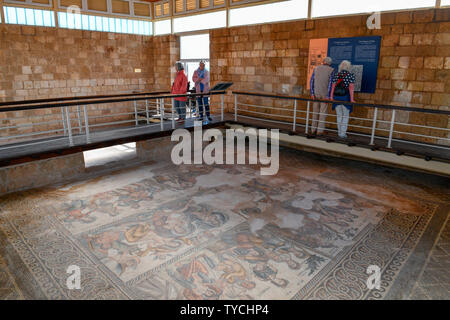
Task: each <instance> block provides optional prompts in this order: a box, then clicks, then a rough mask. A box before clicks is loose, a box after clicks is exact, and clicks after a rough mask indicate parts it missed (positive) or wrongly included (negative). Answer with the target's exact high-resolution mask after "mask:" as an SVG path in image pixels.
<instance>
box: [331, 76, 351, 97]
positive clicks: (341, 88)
mask: <svg viewBox="0 0 450 320" xmlns="http://www.w3.org/2000/svg"><path fill="white" fill-rule="evenodd" d="M346 75H347V72H344V73H343V75H342V74H341V75H339V78H338V81H337V83H336V87H335V88H334V95H335V96H338V97H345V96H346V95H348V94H349V91H348V88H346V87H345V84H344V79H343V78H344V77H345V76H346Z"/></svg>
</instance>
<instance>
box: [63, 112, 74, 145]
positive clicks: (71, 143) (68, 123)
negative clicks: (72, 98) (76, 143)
mask: <svg viewBox="0 0 450 320" xmlns="http://www.w3.org/2000/svg"><path fill="white" fill-rule="evenodd" d="M64 108H65V111H66V119H67V132H68V133H69V145H70V146H71V147H72V146H73V137H72V125H71V124H70V114H69V108H68V107H64Z"/></svg>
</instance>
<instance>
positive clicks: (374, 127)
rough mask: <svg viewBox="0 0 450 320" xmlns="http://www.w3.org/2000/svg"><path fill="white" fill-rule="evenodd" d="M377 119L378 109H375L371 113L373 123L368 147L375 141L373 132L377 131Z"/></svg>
mask: <svg viewBox="0 0 450 320" xmlns="http://www.w3.org/2000/svg"><path fill="white" fill-rule="evenodd" d="M377 117H378V108H376V107H375V110H374V112H373V122H372V134H371V136H370V143H369V144H370V145H373V144H374V141H375V130H376V129H377Z"/></svg>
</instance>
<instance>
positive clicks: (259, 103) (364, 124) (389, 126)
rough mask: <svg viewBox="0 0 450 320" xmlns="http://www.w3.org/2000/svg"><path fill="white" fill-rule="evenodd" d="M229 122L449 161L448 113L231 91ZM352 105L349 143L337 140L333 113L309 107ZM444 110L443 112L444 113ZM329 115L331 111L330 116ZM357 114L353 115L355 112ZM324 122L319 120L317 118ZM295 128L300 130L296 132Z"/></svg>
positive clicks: (449, 131)
mask: <svg viewBox="0 0 450 320" xmlns="http://www.w3.org/2000/svg"><path fill="white" fill-rule="evenodd" d="M232 93H233V95H234V120H235V121H236V122H240V121H239V120H242V119H248V120H250V121H252V120H257V121H258V122H259V121H262V122H265V123H268V124H269V123H270V124H271V126H277V127H279V128H280V129H285V130H288V131H290V132H291V133H295V134H299V133H300V134H304V135H306V136H308V137H309V138H312V137H313V136H312V135H311V126H312V124H313V122H315V121H317V122H316V123H317V124H319V123H323V124H324V132H325V135H324V138H326V139H327V140H328V142H330V141H337V142H345V143H347V144H349V145H355V144H360V145H367V146H370V147H371V148H372V150H376V149H380V148H383V149H387V150H394V149H395V151H396V152H397V154H403V153H404V152H405V151H406V152H409V153H416V154H419V155H425V156H426V158H427V159H429V158H431V157H433V158H441V159H447V160H450V148H449V146H450V128H449V123H450V122H449V115H450V111H447V110H434V109H421V108H413V107H401V106H392V105H380V104H365V103H351V102H345V103H343V102H342V101H331V100H318V99H311V98H304V97H299V96H285V95H274V94H265V93H256V92H245V91H233V92H232ZM321 102H322V103H327V104H328V109H330V108H329V107H330V106H331V105H332V104H333V103H335V104H337V105H339V104H345V105H352V106H353V109H354V112H353V113H351V114H350V116H349V122H348V128H349V129H348V131H347V134H348V135H349V138H348V139H345V140H344V139H342V138H339V137H336V135H335V133H336V132H337V131H338V130H337V129H336V128H337V122H336V118H337V115H336V113H335V112H334V111H333V112H327V113H321V112H320V111H319V110H320V109H319V110H317V108H316V110H314V108H313V105H314V103H321ZM447 108H448V107H447ZM329 111H330V110H329ZM355 111H356V112H355ZM321 115H322V116H323V117H326V118H325V119H324V120H321V119H320V116H321ZM300 127H301V128H302V129H300Z"/></svg>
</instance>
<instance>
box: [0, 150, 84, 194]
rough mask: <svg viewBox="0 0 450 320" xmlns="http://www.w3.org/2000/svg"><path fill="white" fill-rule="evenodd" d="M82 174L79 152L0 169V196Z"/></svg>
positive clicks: (81, 159) (81, 158)
mask: <svg viewBox="0 0 450 320" xmlns="http://www.w3.org/2000/svg"><path fill="white" fill-rule="evenodd" d="M84 172H85V166H84V157H83V153H81V152H80V153H75V154H71V155H68V156H62V157H56V158H50V159H45V160H39V161H33V162H27V163H23V164H18V165H14V166H10V167H4V168H0V195H1V194H5V193H11V192H15V191H20V190H26V189H32V188H37V187H42V186H46V185H49V184H53V183H58V182H62V181H66V180H70V179H73V178H75V177H77V176H79V175H81V174H83V173H84Z"/></svg>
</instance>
